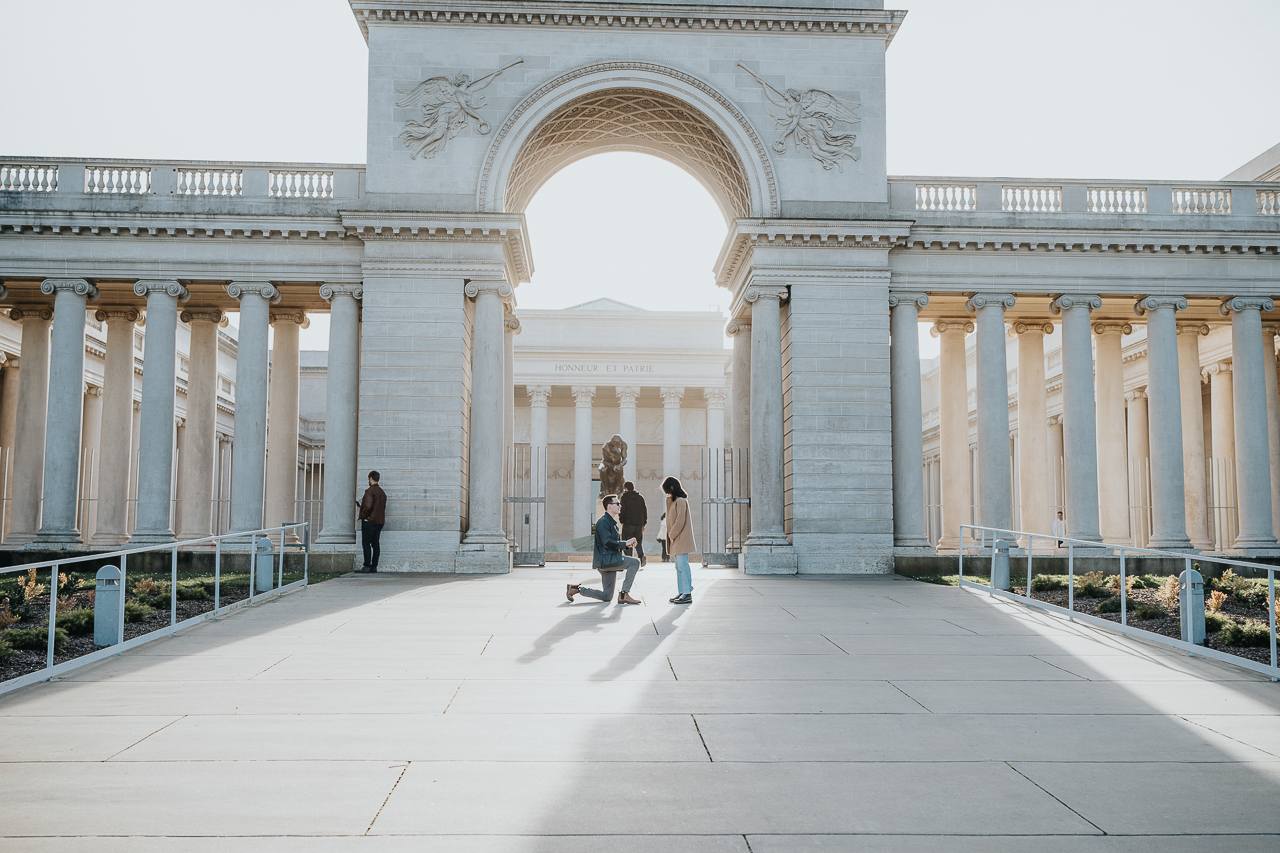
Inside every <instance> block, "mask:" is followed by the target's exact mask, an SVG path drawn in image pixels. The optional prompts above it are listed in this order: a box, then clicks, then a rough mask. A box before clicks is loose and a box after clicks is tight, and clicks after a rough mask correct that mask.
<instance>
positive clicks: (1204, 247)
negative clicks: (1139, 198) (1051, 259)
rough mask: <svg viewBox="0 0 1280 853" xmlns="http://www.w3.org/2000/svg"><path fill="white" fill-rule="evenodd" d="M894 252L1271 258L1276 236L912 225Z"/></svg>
mask: <svg viewBox="0 0 1280 853" xmlns="http://www.w3.org/2000/svg"><path fill="white" fill-rule="evenodd" d="M912 212H913V213H914V212H915V211H912ZM895 248H897V247H895ZM900 248H902V249H908V250H913V251H928V252H1062V253H1074V254H1187V255H1215V254H1217V255H1248V254H1258V255H1276V254H1280V233H1259V232H1256V231H1251V232H1244V231H1219V232H1213V231H1183V232H1176V231H1175V232H1170V231H1154V230H1153V231H1147V232H1134V231H1120V230H1118V229H1115V228H1097V229H1092V228H1090V229H1062V230H1060V231H1055V230H1048V229H1032V228H1009V227H1001V226H986V227H983V226H979V225H964V226H956V227H945V226H934V225H923V226H922V225H918V224H917V226H916V227H915V228H913V229H912V231H911V236H910V237H909V238H908V239H907V240H906V241H904V243H903V245H902V246H901V247H900Z"/></svg>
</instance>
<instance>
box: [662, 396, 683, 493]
mask: <svg viewBox="0 0 1280 853" xmlns="http://www.w3.org/2000/svg"><path fill="white" fill-rule="evenodd" d="M661 392H662V476H663V477H664V478H666V477H679V476H680V442H681V433H680V400H681V399H682V398H683V397H684V389H683V388H674V387H667V388H662V389H661Z"/></svg>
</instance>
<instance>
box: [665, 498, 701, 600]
mask: <svg viewBox="0 0 1280 853" xmlns="http://www.w3.org/2000/svg"><path fill="white" fill-rule="evenodd" d="M662 491H664V492H666V494H667V552H668V553H669V554H670V555H671V556H672V557H673V558H674V559H675V561H676V597H675V598H673V599H671V603H672V604H692V603H693V578H692V576H691V575H690V572H689V555H690V554H692V553H693V552H694V551H695V550H696V546H695V545H694V544H693V525H692V524H690V523H689V495H688V493H686V492H685V490H684V487H683V486H681V485H680V481H679V480H677V479H676V478H675V477H668V478H667V479H665V480H663V481H662Z"/></svg>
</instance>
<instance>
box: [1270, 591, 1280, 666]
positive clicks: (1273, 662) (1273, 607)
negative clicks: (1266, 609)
mask: <svg viewBox="0 0 1280 853" xmlns="http://www.w3.org/2000/svg"><path fill="white" fill-rule="evenodd" d="M1267 601H1268V602H1269V603H1270V605H1271V669H1272V673H1271V680H1272V681H1280V673H1277V672H1275V671H1274V670H1275V668H1276V572H1275V569H1267Z"/></svg>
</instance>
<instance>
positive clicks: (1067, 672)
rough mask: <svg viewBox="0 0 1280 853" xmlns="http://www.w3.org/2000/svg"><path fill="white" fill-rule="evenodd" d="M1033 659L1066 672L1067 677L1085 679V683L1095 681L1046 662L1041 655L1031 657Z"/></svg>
mask: <svg viewBox="0 0 1280 853" xmlns="http://www.w3.org/2000/svg"><path fill="white" fill-rule="evenodd" d="M1031 659H1032V660H1038V661H1040V663H1043V664H1046V665H1048V666H1051V667H1053V668H1054V669H1056V670H1059V671H1060V672H1065V673H1066V674H1067V675H1074V676H1075V677H1076V678H1080V679H1083V680H1085V681H1089V682H1092V681H1093V679H1092V678H1087V677H1085V676H1083V675H1081V674H1080V673H1078V672H1072V671H1071V670H1069V669H1063V668H1062V667H1060V666H1058V665H1057V664H1055V663H1051V662H1049V661H1047V660H1045V659H1044V658H1042V657H1040V656H1039V655H1031Z"/></svg>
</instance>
